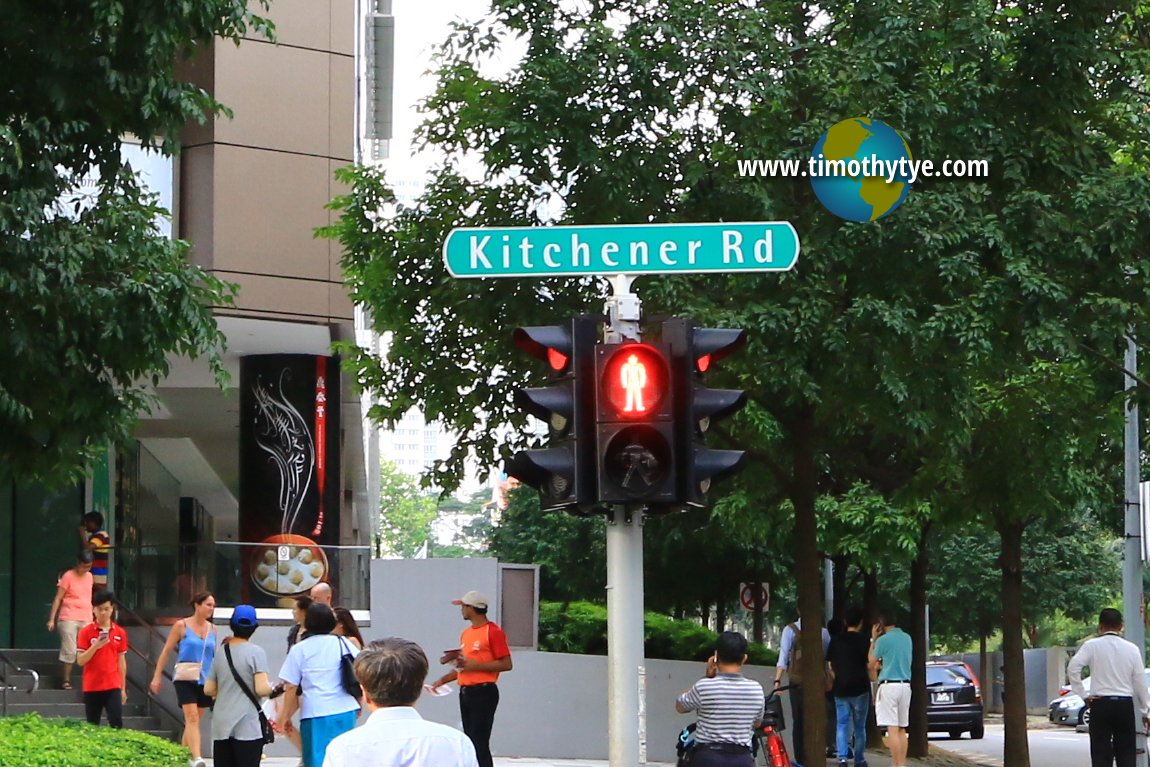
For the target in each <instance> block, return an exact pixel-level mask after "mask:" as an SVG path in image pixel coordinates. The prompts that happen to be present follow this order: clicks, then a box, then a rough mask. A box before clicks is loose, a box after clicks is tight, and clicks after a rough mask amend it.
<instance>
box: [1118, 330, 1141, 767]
mask: <svg viewBox="0 0 1150 767" xmlns="http://www.w3.org/2000/svg"><path fill="white" fill-rule="evenodd" d="M1137 375H1138V347H1137V346H1135V344H1134V337H1133V335H1127V336H1126V376H1125V378H1126V393H1127V395H1128V396H1129V395H1132V394H1133V389H1134V387H1135V386H1137V385H1138V382H1137V381H1136V380H1135V378H1136V377H1137ZM1138 449H1139V446H1138V406H1137V405H1136V404H1135V401H1134V399H1133V398H1132V396H1130V398H1128V399H1127V400H1126V429H1125V453H1126V455H1125V457H1126V462H1125V463H1126V466H1125V471H1126V515H1125V516H1126V543H1125V546H1123V552H1122V553H1123V560H1122V617H1123V619H1124V620H1125V622H1126V629H1125V634H1126V638H1127V639H1128V640H1130V641H1131V642H1133V643H1134V644H1135V645H1136V646H1137V647H1138V651H1139V653H1141V654H1142V656H1143V657H1145V655H1146V623H1145V619H1146V615H1145V602H1144V601H1143V597H1142V566H1143V565H1142V535H1143V530H1142V506H1141V503H1140V500H1141V495H1140V493H1139V490H1140V489H1141V488H1140V484H1141V480H1142V464H1141V461H1140V460H1139V455H1138ZM1138 724H1139V726H1138V728H1137V730H1136V731H1137V733H1138V734H1137V736H1136V738H1135V748H1136V750H1137V752H1138V755H1137V760H1138V762H1139V763H1145V760H1146V733H1145V732H1144V731H1143V730H1142V727H1141V721H1139V722H1138Z"/></svg>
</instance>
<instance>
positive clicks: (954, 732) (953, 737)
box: [950, 730, 962, 740]
mask: <svg viewBox="0 0 1150 767" xmlns="http://www.w3.org/2000/svg"><path fill="white" fill-rule="evenodd" d="M961 737H962V730H951V731H950V739H951V740H958V739H959V738H961Z"/></svg>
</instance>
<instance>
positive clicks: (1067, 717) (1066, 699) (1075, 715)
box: [1050, 668, 1150, 727]
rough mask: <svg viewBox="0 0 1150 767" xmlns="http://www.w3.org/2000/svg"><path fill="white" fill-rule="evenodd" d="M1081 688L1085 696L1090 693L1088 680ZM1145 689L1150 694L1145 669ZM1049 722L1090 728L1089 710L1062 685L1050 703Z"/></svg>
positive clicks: (1148, 675)
mask: <svg viewBox="0 0 1150 767" xmlns="http://www.w3.org/2000/svg"><path fill="white" fill-rule="evenodd" d="M1082 687H1083V689H1084V690H1085V691H1086V693H1087V694H1089V693H1090V678H1089V677H1087V678H1086V679H1083V680H1082ZM1146 689H1147V692H1150V668H1148V669H1146ZM1050 721H1052V722H1054V723H1055V724H1069V725H1071V726H1074V725H1082V726H1084V727H1089V726H1090V709H1089V708H1087V707H1086V704H1085V702H1084V701H1083V700H1082V698H1080V697H1079V696H1077V695H1075V694H1074V693H1073V692H1072V691H1071V690H1070V685H1069V684H1067V685H1063V686H1062V688H1061V689H1060V690H1059V691H1058V697H1057V698H1055V699H1054V700H1052V701H1050Z"/></svg>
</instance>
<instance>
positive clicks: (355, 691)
mask: <svg viewBox="0 0 1150 767" xmlns="http://www.w3.org/2000/svg"><path fill="white" fill-rule="evenodd" d="M339 644H340V646H341V647H342V648H343V649H344V650H345V651H346V652H343V653H341V654H340V656H339V682H340V684H341V685H342V686H343V691H344V692H346V693H347V694H348V695H350V696H351V697H353V698H355V699H356V700H359V699H360V698H362V697H363V688H362V687H360V684H359V680H358V679H356V678H355V665H354V664H355V658H353V657H352V655H351V650H350V649H349V648H348V646H347V641H346V640H345V639H344V638H343V637H340V638H339Z"/></svg>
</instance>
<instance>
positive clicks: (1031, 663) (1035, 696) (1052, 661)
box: [962, 647, 1068, 715]
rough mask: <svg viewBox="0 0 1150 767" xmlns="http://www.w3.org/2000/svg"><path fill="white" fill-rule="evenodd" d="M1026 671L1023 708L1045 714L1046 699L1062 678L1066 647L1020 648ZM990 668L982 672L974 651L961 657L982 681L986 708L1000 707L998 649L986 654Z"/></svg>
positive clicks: (1054, 695)
mask: <svg viewBox="0 0 1150 767" xmlns="http://www.w3.org/2000/svg"><path fill="white" fill-rule="evenodd" d="M1022 655H1023V663H1024V664H1025V666H1024V673H1025V674H1026V710H1027V712H1029V713H1031V714H1035V715H1042V714H1046V713H1047V712H1048V711H1049V710H1050V701H1051V700H1053V699H1054V698H1056V697H1058V688H1059V687H1060V686H1061V685H1062V683H1063V681H1065V679H1066V662H1067V660H1068V657H1067V654H1066V648H1064V647H1049V648H1035V649H1032V650H1023V653H1022ZM988 658H989V663H990V669H989V671H988V672H986V673H984V672H983V670H982V668H981V667H980V663H979V655H978V653H967V654H966V655H963V656H962V660H963V661H964V662H966V663H967V664H969V665H970V667H971V668H972V669H974V673H975V674H977V675H978V679H979V681H980V682H981V683H982V699H983V701H984V705H985V706H986V710H987V711H996V712H1001V711H1002V684H1001V681H1002V672H1001V671H999V669H1000V668H1001V667H1002V653H1001V652H993V653H989V654H988Z"/></svg>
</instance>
